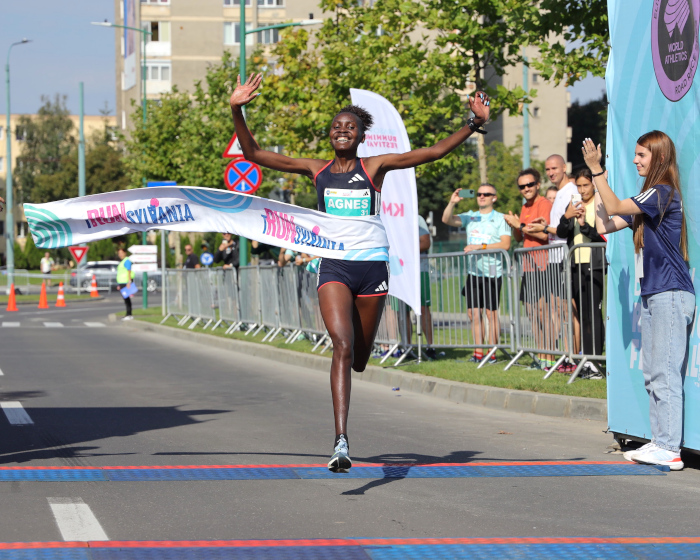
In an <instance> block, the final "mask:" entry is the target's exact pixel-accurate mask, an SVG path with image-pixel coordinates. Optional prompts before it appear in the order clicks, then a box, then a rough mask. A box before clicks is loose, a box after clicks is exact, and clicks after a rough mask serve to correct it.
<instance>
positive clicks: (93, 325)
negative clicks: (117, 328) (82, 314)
mask: <svg viewBox="0 0 700 560" xmlns="http://www.w3.org/2000/svg"><path fill="white" fill-rule="evenodd" d="M84 324H85V326H86V327H106V326H107V325H105V324H104V323H90V322H87V321H86V322H85V323H84Z"/></svg>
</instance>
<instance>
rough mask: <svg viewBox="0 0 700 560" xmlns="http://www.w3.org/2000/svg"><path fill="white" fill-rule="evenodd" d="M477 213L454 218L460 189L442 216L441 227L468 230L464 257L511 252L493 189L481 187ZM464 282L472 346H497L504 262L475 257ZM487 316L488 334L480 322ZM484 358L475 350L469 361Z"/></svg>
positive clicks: (479, 350)
mask: <svg viewBox="0 0 700 560" xmlns="http://www.w3.org/2000/svg"><path fill="white" fill-rule="evenodd" d="M476 196H477V198H476V200H477V205H478V206H479V209H478V210H472V211H469V212H464V213H462V214H459V215H457V216H453V211H454V207H455V205H456V204H457V203H458V202H459V201H460V200H461V197H460V196H459V189H457V190H456V191H455V192H454V193H452V196H451V197H450V202H449V203H448V204H447V208H445V211H444V212H443V214H442V221H443V223H445V224H447V225H450V226H455V227H464V228H466V230H467V246H466V247H465V248H464V252H465V253H469V252H471V251H479V250H481V251H489V250H491V251H492V250H495V249H503V250H505V251H507V250H508V249H510V241H511V232H510V230H509V229H508V224H507V223H506V221H505V219H504V216H503V214H501V213H500V212H496V211H495V210H494V208H493V206H494V203H495V202H496V200H498V196H497V193H496V187H494V186H493V185H492V184H490V183H483V184H482V185H481V186H480V187H479V189H478V191H477V195H476ZM467 272H468V273H467V279H466V284H465V286H464V289H463V290H462V294H463V295H464V296H465V297H466V298H467V315H468V317H469V322H470V323H471V325H472V334H473V337H474V344H475V345H477V346H481V345H484V344H485V343H487V344H488V345H489V346H490V347H494V346H496V345H497V344H498V340H499V334H500V330H501V328H500V320H499V305H500V299H501V286H502V283H503V279H502V275H503V262H502V259H501V258H500V257H497V256H495V255H483V256H481V255H478V256H473V257H471V258H468V259H467ZM482 313H483V314H485V315H486V318H487V320H488V324H489V333H488V335H487V334H486V325H484V321H483V319H482ZM483 358H484V354H483V350H482V348H476V349H475V350H474V355H473V356H472V357H471V358H470V361H472V362H481V360H483ZM495 362H496V356H495V355H492V356H491V358H490V360H489V363H495Z"/></svg>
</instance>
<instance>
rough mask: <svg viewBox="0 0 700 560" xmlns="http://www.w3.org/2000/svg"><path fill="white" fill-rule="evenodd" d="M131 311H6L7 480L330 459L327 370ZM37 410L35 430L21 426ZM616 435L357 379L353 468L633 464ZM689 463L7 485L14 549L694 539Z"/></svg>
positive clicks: (697, 496) (0, 381) (1, 459)
mask: <svg viewBox="0 0 700 560" xmlns="http://www.w3.org/2000/svg"><path fill="white" fill-rule="evenodd" d="M122 309H123V306H122V305H121V303H120V302H119V301H118V300H117V299H116V298H114V297H112V298H110V299H108V300H105V301H102V302H88V303H75V304H72V305H70V306H69V307H68V308H66V309H64V310H56V309H51V310H49V311H39V310H36V309H34V308H26V307H23V308H22V309H21V310H20V311H19V312H18V313H5V312H4V311H0V325H3V326H0V370H2V374H3V375H2V376H0V401H1V402H0V404H2V403H4V404H3V409H2V410H3V411H4V412H5V414H4V415H3V414H0V434H1V435H0V467H2V468H3V469H5V470H9V471H11V472H13V473H16V472H19V471H23V472H24V471H27V472H35V471H36V468H38V467H63V469H62V470H63V471H65V472H88V471H89V472H97V471H95V470H94V469H93V470H91V469H89V467H131V466H161V467H178V466H183V465H185V466H191V465H201V466H213V465H236V466H246V465H247V466H259V465H281V466H285V465H323V464H325V463H326V462H327V461H328V458H329V456H330V453H331V450H332V444H333V436H334V434H333V422H332V409H331V401H330V391H329V387H328V379H327V376H326V375H324V374H319V373H318V372H315V371H307V370H304V369H302V368H298V367H291V366H281V365H280V364H278V363H276V362H272V361H265V360H260V359H252V358H249V357H248V356H246V355H243V354H237V353H233V352H227V351H223V350H216V349H212V348H208V347H203V346H200V345H197V344H195V343H193V344H191V345H183V344H182V342H181V341H174V340H170V339H168V338H167V337H165V336H162V335H156V334H152V333H143V332H139V331H136V330H135V329H130V328H129V324H128V323H118V324H115V323H109V322H108V321H107V314H108V313H114V312H121V310H122ZM10 323H12V324H13V325H12V326H10V325H9V324H10ZM17 323H19V325H18V326H16V324H17ZM57 323H60V324H61V325H62V326H57V325H56V324H57ZM46 324H48V325H49V326H46ZM86 324H88V325H86ZM99 324H101V325H103V326H99ZM7 403H15V404H11V405H7ZM16 403H19V405H18V404H16ZM18 406H21V408H17V407H18ZM18 411H19V413H20V414H19V416H17V413H18ZM22 411H24V413H25V414H26V415H27V416H28V417H29V418H30V421H31V422H33V423H32V424H26V425H21V424H12V423H11V420H12V419H14V420H15V421H17V419H18V418H20V419H21V418H22V415H21V413H22ZM25 420H26V419H25ZM604 429H605V425H604V424H602V423H598V422H587V421H577V420H563V419H550V418H546V417H539V416H534V415H525V414H523V415H520V414H514V413H509V412H501V411H494V410H489V409H484V408H479V407H470V406H465V405H456V404H451V403H448V402H445V401H442V400H438V399H433V398H429V397H423V396H420V395H414V394H410V393H402V392H401V391H391V390H390V389H389V388H387V387H383V386H378V385H373V384H370V383H365V382H355V383H354V386H353V394H352V406H351V413H350V451H351V457H352V458H353V461H354V462H355V463H356V464H358V463H383V464H386V463H398V464H407V463H408V464H414V463H429V464H435V463H461V464H465V463H466V464H470V463H471V464H473V463H475V462H479V463H482V462H483V463H505V462H522V463H532V464H537V462H541V461H573V462H577V463H581V464H584V463H585V462H591V461H592V462H600V461H610V462H620V461H622V457H621V456H620V455H618V454H611V453H609V451H610V450H609V449H608V448H607V447H608V446H609V445H610V444H611V443H612V438H611V436H609V435H606V434H604V433H603V430H604ZM686 459H687V462H688V465H689V466H688V467H687V468H686V469H685V470H684V471H682V472H677V473H666V474H664V475H656V476H628V475H617V476H544V477H543V476H538V477H533V476H521V475H518V474H517V473H515V474H514V475H512V476H507V477H504V476H494V477H452V476H447V477H445V478H410V477H406V478H378V477H374V478H371V477H370V478H367V479H358V478H348V477H345V476H343V475H342V474H338V475H333V476H332V477H327V478H311V479H308V478H307V479H304V478H302V479H279V480H278V479H274V477H273V478H267V479H265V478H255V479H251V480H208V481H203V480H188V481H182V480H170V481H162V480H155V481H139V480H126V481H116V480H113V479H112V480H109V481H106V480H103V481H99V480H98V481H65V480H64V481H48V482H47V481H36V480H12V481H3V482H0V507H1V508H2V511H3V515H2V517H0V542H2V543H8V542H23V541H33V542H49V541H65V540H100V539H102V540H105V539H110V540H119V541H122V540H150V541H167V540H178V541H180V540H190V539H193V540H216V539H219V540H231V539H311V538H313V539H318V538H323V539H332V538H350V537H377V538H380V537H381V538H388V537H394V538H443V537H515V536H517V537H525V536H536V537H556V536H572V535H578V536H601V537H606V536H607V537H609V536H679V535H696V534H698V529H697V515H695V514H693V513H692V512H694V511H697V504H698V501H699V500H700V470H698V461H697V460H696V459H695V458H693V457H687V458H686ZM17 467H22V469H18V468H17ZM27 468H28V469H27ZM281 468H282V467H271V468H270V469H269V472H281V471H280V470H279V469H281ZM174 470H177V469H174ZM4 472H5V471H2V472H0V475H1V474H3V473H4ZM42 472H46V471H42ZM123 472H137V471H135V470H129V469H126V470H123ZM177 472H180V471H177ZM188 472H189V471H188ZM193 472H194V471H193ZM197 472H199V471H197ZM285 472H286V471H285ZM66 519H68V521H66ZM71 519H72V521H70V520H71ZM76 519H77V521H76ZM71 523H73V525H71ZM76 526H79V527H78V530H83V531H85V535H86V537H85V539H80V538H76V537H75V533H71V532H70V531H71V530H74V531H75V530H76V529H75V527H76ZM71 527H72V529H71ZM81 527H82V529H80V528H81ZM100 531H102V533H100ZM71 535H73V536H71ZM100 535H102V536H100ZM78 536H80V534H78Z"/></svg>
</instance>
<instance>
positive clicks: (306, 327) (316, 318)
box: [298, 269, 328, 352]
mask: <svg viewBox="0 0 700 560" xmlns="http://www.w3.org/2000/svg"><path fill="white" fill-rule="evenodd" d="M298 281H299V315H300V317H299V319H300V321H301V331H302V332H303V333H305V334H313V335H316V336H318V339H317V341H316V344H315V345H314V347H313V348H312V350H311V351H312V352H315V351H316V349H317V348H318V347H319V346H320V345H321V344H322V343H323V342H324V341H325V340H326V338H327V337H328V333H327V332H326V326H325V325H324V323H323V317H322V316H321V307H320V306H319V303H318V291H317V286H316V285H317V283H318V278H317V275H316V274H314V273H312V272H309V271H308V270H305V269H302V270H300V271H299V277H298Z"/></svg>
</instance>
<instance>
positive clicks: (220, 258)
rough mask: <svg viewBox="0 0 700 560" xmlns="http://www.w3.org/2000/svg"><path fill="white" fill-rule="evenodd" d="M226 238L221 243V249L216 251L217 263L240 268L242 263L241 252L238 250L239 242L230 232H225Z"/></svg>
mask: <svg viewBox="0 0 700 560" xmlns="http://www.w3.org/2000/svg"><path fill="white" fill-rule="evenodd" d="M223 236H224V240H223V241H222V242H221V244H220V245H219V249H218V250H217V251H216V253H214V262H215V263H220V262H223V263H224V266H223V267H224V268H235V269H236V270H238V265H239V264H240V254H239V251H238V243H237V242H236V241H235V240H234V239H233V235H231V234H230V233H224V234H223Z"/></svg>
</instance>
